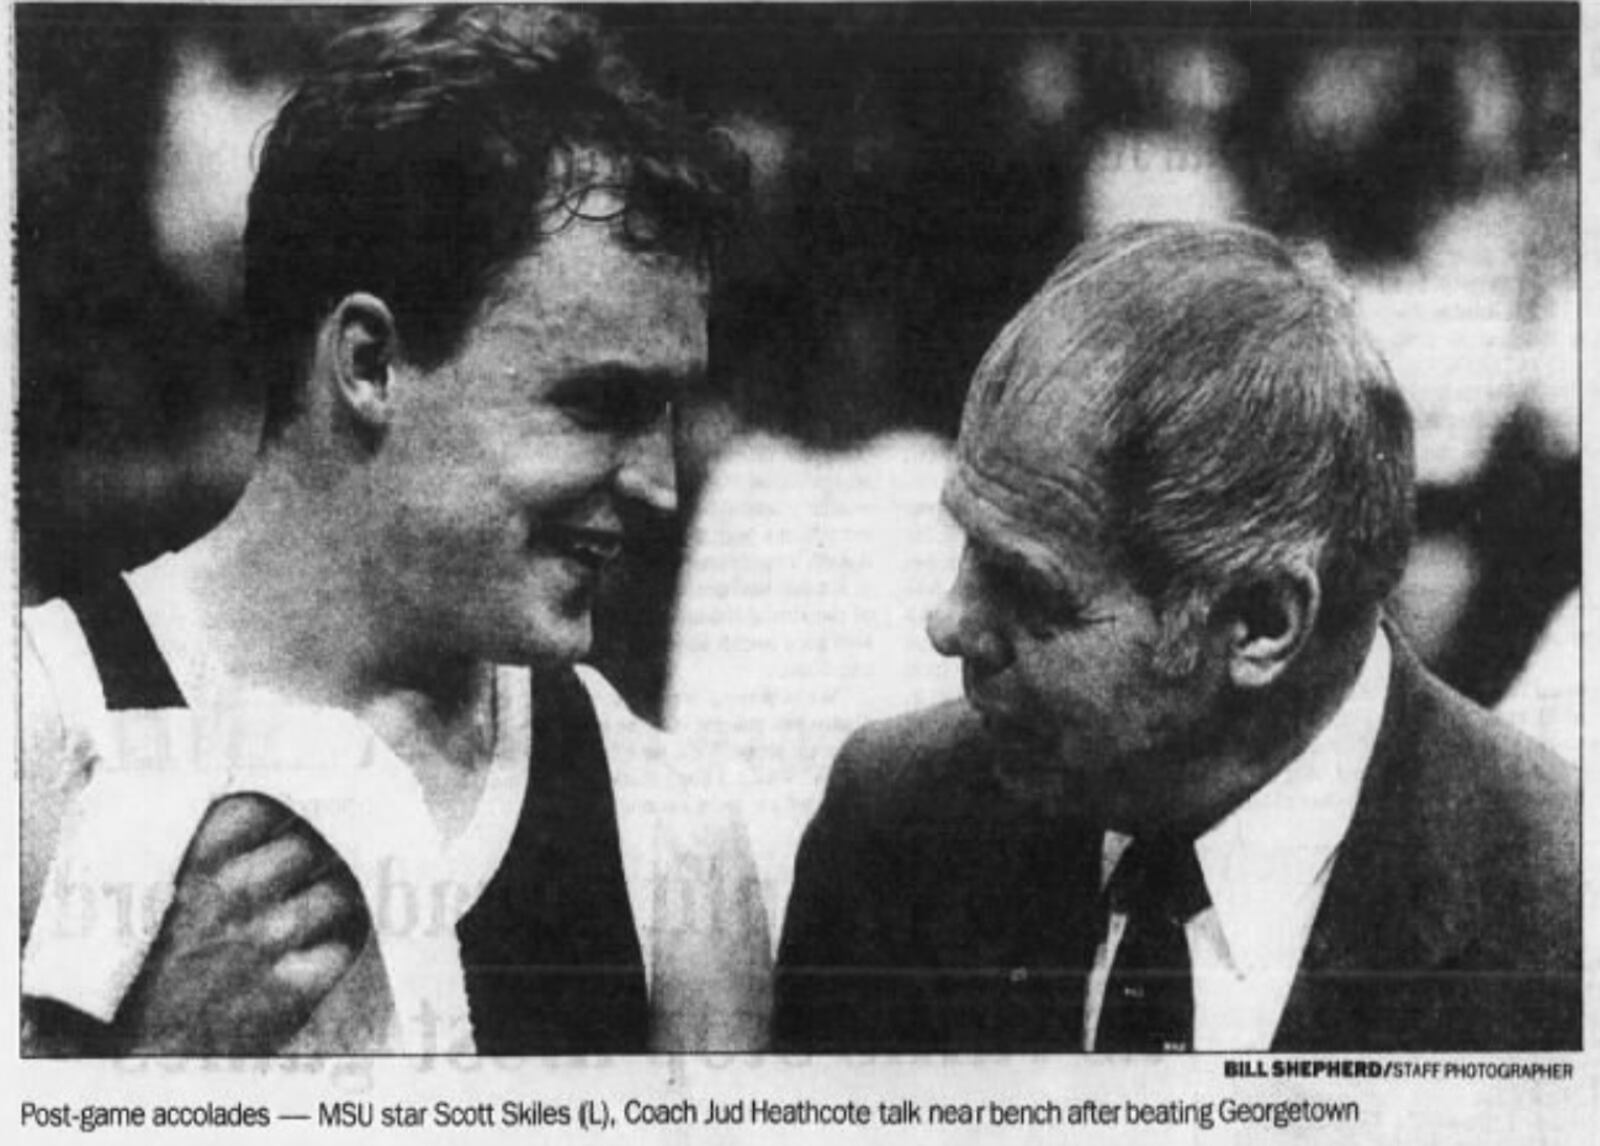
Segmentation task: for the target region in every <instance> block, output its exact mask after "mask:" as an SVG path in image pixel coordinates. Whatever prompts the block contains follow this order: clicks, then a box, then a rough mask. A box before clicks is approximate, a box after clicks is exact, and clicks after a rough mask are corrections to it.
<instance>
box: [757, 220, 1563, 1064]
mask: <svg viewBox="0 0 1600 1146" xmlns="http://www.w3.org/2000/svg"><path fill="white" fill-rule="evenodd" d="M958 455H959V457H958V462H957V464H956V467H955V471H954V473H953V474H952V476H951V477H950V480H949V482H948V484H947V486H946V490H945V503H946V505H947V506H948V508H949V509H950V511H951V513H952V514H953V515H954V517H955V519H956V521H957V523H958V524H959V525H960V527H961V528H962V529H963V530H964V532H965V534H966V550H965V554H964V556H963V557H962V559H961V563H960V567H959V569H958V570H957V572H956V576H955V583H954V585H953V587H952V588H951V590H950V592H949V595H948V597H947V598H946V599H945V600H944V602H943V603H942V604H941V605H940V606H939V607H938V608H937V609H936V610H935V611H934V613H933V614H932V616H931V618H930V620H929V625H928V629H929V636H930V638H931V639H932V641H933V643H934V645H935V646H936V647H937V648H938V649H939V650H940V651H941V652H943V653H945V654H946V655H948V656H953V657H959V658H960V659H961V661H962V664H963V671H964V681H965V688H966V693H967V699H966V702H965V703H958V704H951V705H948V706H945V707H943V708H937V709H933V710H929V711H926V712H922V713H918V714H915V715H912V716H908V717H903V718H900V719H898V720H894V721H891V722H888V723H885V724H880V725H875V726H870V727H868V728H867V729H865V730H863V731H861V732H859V733H858V734H857V735H856V736H855V738H854V739H853V740H852V741H851V742H850V743H849V744H848V745H847V746H846V747H845V749H844V750H843V752H842V753H841V755H840V757H839V759H838V761H836V763H835V766H834V770H833V775H832V778H831V781H830V784H829V788H828V792H827V795H826V797H825V799H824V802H823V805H822V807H821V809H820V811H819V812H818V814H817V816H816V818H815V820H814V821H813V823H812V825H811V827H810V829H809V830H808V833H807V836H806V839H805V841H804V843H803V845H802V848H801V853H800V857H799V860H798V863H797V869H796V881H795V889H794V893H793V897H792V900H791V905H790V909H789V913H788V919H787V922H786V926H785V933H784V937H783V942H782V948H781V954H780V968H779V979H778V1015H777V1031H778V1037H779V1039H780V1040H781V1041H782V1042H783V1043H784V1044H786V1045H787V1046H789V1047H791V1048H799V1049H810V1050H819V1051H820V1050H895V1051H911V1050H922V1051H980V1050H1078V1049H1082V1050H1094V1051H1123V1052H1141V1051H1148V1052H1159V1051H1171V1050H1186V1049H1191V1048H1192V1049H1258V1050H1262V1049H1269V1048H1270V1049H1273V1050H1310V1049H1330V1050H1356V1049H1386V1050H1402V1049H1403V1050H1487V1049H1501V1050H1508V1049H1532V1048H1575V1047H1576V1046H1577V1045H1578V1042H1579V1035H1580V1013H1581V1011H1580V960H1579V930H1580V918H1579V888H1578V878H1577V864H1578V824H1577V810H1578V803H1577V793H1576V774H1575V770H1574V769H1573V768H1572V767H1571V766H1570V765H1569V764H1567V763H1565V762H1564V761H1561V760H1558V759H1555V758H1553V757H1551V756H1550V755H1549V754H1548V753H1547V752H1545V751H1544V750H1542V749H1541V748H1539V747H1538V746H1537V745H1535V744H1533V743H1532V742H1531V741H1529V740H1527V739H1525V738H1523V737H1522V736H1520V735H1519V734H1517V733H1515V732H1513V731H1512V730H1511V729H1510V728H1508V727H1507V726H1505V725H1503V724H1501V723H1500V722H1498V721H1497V720H1496V719H1494V718H1493V717H1491V716H1489V715H1488V714H1486V713H1484V712H1482V711H1480V710H1478V709H1476V708H1474V707H1473V706H1472V705H1471V704H1469V703H1467V702H1466V701H1464V700H1462V699H1461V698H1460V697H1458V696H1456V695H1455V694H1453V693H1452V692H1451V691H1450V690H1449V689H1447V688H1446V687H1445V686H1444V685H1442V684H1441V683H1440V682H1438V681H1437V680H1435V679H1434V678H1433V677H1431V676H1430V675H1429V674H1428V673H1427V672H1426V671H1425V670H1424V669H1423V667H1422V666H1421V665H1419V664H1418V663H1417V661H1416V659H1415V658H1414V656H1413V655H1412V654H1411V653H1410V652H1409V651H1408V649H1407V647H1406V644H1405V642H1404V640H1403V638H1402V637H1401V636H1400V635H1399V634H1398V633H1397V632H1396V631H1395V630H1394V629H1393V628H1392V627H1391V626H1390V625H1388V624H1387V623H1386V622H1385V621H1384V620H1383V614H1382V608H1383V602H1384V599H1385V597H1386V595H1387V594H1388V593H1389V591H1390V590H1391V589H1392V588H1393V586H1394V585H1395V582H1396V581H1397V579H1398V578H1399V576H1400V574H1401V571H1402V569H1403V566H1404V563H1405V560H1406V555H1407V548H1408V544H1409V540H1410V531H1411V503H1412V470H1413V462H1412V445H1411V427H1410V419H1409V415H1408V413H1407V410H1406V407H1405V404H1404V402H1403V401H1402V399H1401V397H1400V395H1399V393H1398V392H1397V390H1396V388H1395V384H1394V382H1393V379H1392V378H1391V376H1390V373H1389V370H1388V368H1387V366H1386V365H1385V363H1384V361H1383V359H1382V358H1381V357H1380V355H1379V354H1378V353H1377V351H1376V350H1375V349H1374V347H1373V346H1372V344H1371V343H1370V341H1369V340H1368V338H1367V336H1366V335H1365V334H1364V333H1363V331H1362V330H1361V328H1360V327H1359V325H1358V324H1357V322H1356V319H1355V316H1354V314H1353V312H1352V308H1351V305H1350V300H1349V299H1348V297H1347V296H1346V295H1345V293H1344V292H1343V291H1342V289H1341V288H1340V286H1339V285H1338V284H1337V282H1336V281H1335V280H1334V278H1333V276H1332V274H1331V272H1330V271H1329V269H1328V268H1327V267H1326V265H1325V259H1324V260H1319V259H1316V258H1311V257H1307V256H1306V255H1304V254H1300V253H1296V252H1292V251H1290V250H1288V249H1286V248H1285V247H1284V246H1283V245H1281V244H1280V243H1278V242H1277V241H1275V240H1274V239H1273V238H1271V237H1269V236H1267V235H1265V234H1262V233H1260V232H1258V231H1255V230H1251V229H1248V228H1245V227H1237V226H1192V225H1177V224H1172V225H1143V226H1135V227H1132V228H1126V229H1120V230H1117V231H1115V232H1112V233H1110V234H1108V235H1106V236H1104V237H1101V238H1099V239H1096V240H1094V241H1092V242H1090V243H1088V244H1086V245H1085V246H1083V247H1082V248H1080V249H1079V250H1078V251H1077V252H1076V253H1075V254H1074V255H1073V256H1072V257H1071V258H1070V259H1068V260H1067V261H1066V262H1065V263H1064V264H1063V265H1062V266H1061V267H1060V268H1059V269H1058V270H1057V271H1056V273H1055V274H1054V275H1053V276H1052V277H1051V279H1050V280H1049V282H1048V283H1046V285H1045V286H1044V288H1043V289H1042V290H1041V291H1040V292H1039V294H1038V295H1037V296H1036V297H1035V298H1034V299H1033V300H1032V301H1031V302H1029V303H1028V305H1027V306H1026V307H1025V308H1024V309H1023V311H1022V312H1021V314H1020V315H1018V316H1017V318H1016V319H1015V320H1013V321H1012V323H1011V324H1010V325H1009V326H1008V327H1007V328H1006V330H1005V331H1004V332H1003V333H1002V334H1001V335H1000V337H999V339H998V340H997V342H996V343H995V345H994V346H993V347H992V348H991V350H990V351H989V353H988V355H987V356H986V357H985V359H984V361H983V363H982V364H981V365H980V367H979V369H978V371H977V375H976V377H975V379H974V382H973V386H972V391H971V394H970V395H969V398H968V401H967V406H966V411H965V414H964V418H963V423H962V428H961V437H960V443H959V446H958Z"/></svg>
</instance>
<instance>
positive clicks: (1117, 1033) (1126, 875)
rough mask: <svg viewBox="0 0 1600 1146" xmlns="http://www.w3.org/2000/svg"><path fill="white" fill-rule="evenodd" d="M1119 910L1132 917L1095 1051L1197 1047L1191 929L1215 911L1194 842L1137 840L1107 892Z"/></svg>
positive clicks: (1103, 1006) (1119, 948) (1154, 1051)
mask: <svg viewBox="0 0 1600 1146" xmlns="http://www.w3.org/2000/svg"><path fill="white" fill-rule="evenodd" d="M1106 896H1107V900H1108V907H1109V909H1110V910H1111V911H1118V912H1126V913H1127V916H1128V925H1127V927H1126V929H1125V930H1124V931H1123V933H1122V942H1121V943H1119V944H1118V945H1117V952H1116V956H1115V961H1114V962H1113V963H1112V966H1111V976H1110V978H1109V979H1108V980H1107V982H1106V993H1105V999H1104V1001H1103V1002H1102V1003H1101V1007H1100V1029H1099V1031H1098V1033H1097V1034H1096V1037H1095V1050H1097V1051H1105V1052H1108V1053H1130V1054H1159V1053H1161V1052H1164V1051H1187V1050H1190V1049H1192V1048H1193V1046H1194V976H1193V972H1192V969H1191V968H1190V965H1189V945H1188V943H1187V941H1186V940H1185V939H1184V932H1183V927H1184V924H1185V923H1187V922H1188V921H1189V920H1190V919H1192V918H1194V916H1196V915H1198V914H1199V913H1200V912H1202V911H1204V910H1205V909H1206V907H1207V906H1209V905H1210V902H1211V900H1210V897H1209V896H1208V895H1207V894H1206V884H1205V878H1204V876H1203V875H1202V874H1201V872H1200V861H1199V859H1198V857H1196V855H1195V852H1194V844H1193V842H1192V841H1190V840H1186V839H1170V838H1163V837H1153V838H1151V839H1148V840H1135V841H1134V842H1133V843H1132V844H1130V845H1129V846H1128V850H1127V851H1126V852H1124V853H1123V856H1122V860H1121V862H1120V863H1118V864H1117V869H1116V871H1115V872H1114V873H1113V874H1112V876H1111V882H1110V885H1109V886H1108V887H1107V888H1106Z"/></svg>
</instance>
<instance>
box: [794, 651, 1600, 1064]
mask: <svg viewBox="0 0 1600 1146" xmlns="http://www.w3.org/2000/svg"><path fill="white" fill-rule="evenodd" d="M1393 643H1394V645H1395V657H1394V667H1393V670H1392V672H1391V676H1390V682H1389V693H1388V698H1387V701H1386V705H1385V710H1384V717H1383V724H1382V727H1381V731H1380V732H1379V735H1378V740H1377V745H1376V748H1375V751H1374V754H1373V759H1372V761H1371V763H1370V765H1369V767H1368V769H1367V773H1366V776H1365V779H1364V780H1363V782H1362V790H1361V796H1360V799H1359V802H1358V804H1357V807H1356V812H1355V816H1354V818H1353V820H1352V822H1351V826H1350V831H1349V834H1348V835H1347V836H1346V837H1345V840H1344V843H1343V845H1342V846H1341V848H1340V851H1339V855H1338V858H1337V860H1336V861H1335V865H1334V869H1333V872H1332V874H1331V876H1330V878H1329V882H1328V886H1327V890H1326V894H1325V897H1324V899H1323V902H1322V906H1321V908H1320V910H1319V913H1318V915H1317V919H1316V922H1315V924H1314V926H1313V928H1312V932H1311V936H1310V939H1309V940H1308V943H1307V946H1306V951H1305V953H1304V955H1303V956H1302V959H1301V965H1300V970H1299V974H1298V976H1297V978H1296V981H1295V984H1294V987H1293V990H1292V991H1291V993H1290V997H1289V1000H1288V1004H1287V1006H1286V1008H1285V1011H1284V1015H1283V1018H1282V1021H1281V1023H1280V1024H1279V1027H1278V1031H1277V1034H1276V1037H1275V1038H1274V1040H1273V1049H1274V1050H1276V1051H1312V1050H1319V1051H1321V1050H1328V1051H1334V1050H1337V1051H1355V1050H1395V1051H1402V1050H1403V1051H1445V1050H1519V1049H1576V1048H1578V1046H1579V1043H1580V1039H1581V1032H1582V999H1581V959H1580V932H1581V920H1580V890H1579V882H1578V794H1577V771H1576V769H1575V768H1574V767H1573V766H1572V765H1570V764H1568V763H1566V762H1565V761H1562V760H1559V759H1557V758H1555V757H1554V756H1552V755H1551V754H1550V753H1548V752H1546V751H1545V750H1544V749H1542V748H1541V747H1539V746H1538V745H1536V744H1534V743H1533V742H1532V741H1530V740H1528V739H1527V738H1525V737H1523V736H1521V735H1520V734H1518V733H1517V732H1515V731H1513V730H1512V729H1511V728H1509V727H1508V726H1506V725H1505V724H1503V723H1502V722H1500V721H1498V720H1496V719H1495V718H1494V717H1492V716H1490V715H1489V714H1487V713H1485V712H1483V711H1482V710H1480V709H1478V708H1476V707H1474V706H1473V705H1471V704H1470V703H1469V702H1467V701H1466V700H1463V699H1462V698H1461V697H1459V696H1457V695H1456V694H1455V693H1453V692H1451V691H1450V690H1449V689H1448V688H1446V687H1445V686H1444V685H1443V684H1441V683H1440V682H1439V681H1437V680H1436V679H1434V678H1433V677H1432V676H1430V675H1429V674H1428V673H1427V672H1426V671H1425V670H1424V669H1423V668H1422V667H1421V666H1420V665H1419V664H1418V663H1417V661H1416V659H1415V658H1414V657H1413V656H1412V655H1411V654H1410V653H1409V652H1408V651H1407V650H1406V649H1405V648H1404V647H1403V645H1402V644H1401V642H1399V641H1395V642H1393ZM997 752H998V749H997V748H996V746H995V745H993V744H992V743H991V742H990V741H989V740H988V739H987V738H986V737H985V736H984V734H983V731H982V729H981V727H980V725H979V723H978V721H977V719H976V717H975V716H974V714H973V713H972V712H971V710H970V709H968V708H967V707H966V706H965V705H964V704H960V703H956V704H949V705H944V706H941V707H939V708H934V709H930V710H927V711H925V712H920V713H915V714H912V715H910V716H906V717H901V718H899V719H896V720H893V721H888V722H885V723H883V724H878V725H873V726H870V727H868V728H866V729H863V730H862V731H860V732H858V733H857V734H856V735H855V736H854V737H853V738H852V739H851V740H850V742H849V743H848V744H846V746H845V748H844V750H843V751H842V752H841V753H840V756H839V758H838V760H837V761H836V762H835V764H834V769H833V774H832V776H831V778H830V781H829V786H828V791H827V794H826V796H825V797H824V800H823V804H822V807H821V809H820V810H819V812H818V813H817V816H816V818H815V820H814V821H813V822H812V824H811V826H810V828H809V829H808V831H807V833H806V836H805V839H804V841H803V842H802V844H801V848H800V854H799V859H798V861H797V865H796V874H795V885H794V892H793V895H792V898H791V900H790V904H789V913H788V919H787V921H786V924H785V928H784V935H783V943H782V948H781V951H780V955H779V969H778V981H777V1008H778V1010H777V1017H776V1035H777V1039H778V1042H779V1045H780V1047H782V1048H785V1049H791V1050H798V1051H807V1052H828V1051H863V1052H864V1051H875V1052H882V1051H906V1052H916V1051H1066V1050H1075V1049H1079V1047H1080V1045H1081V1030H1082V1008H1083V995H1084V982H1085V977H1086V975H1087V972H1088V968H1089V966H1090V964H1091V962H1092V960H1093V957H1094V950H1095V946H1096V944H1097V942H1098V940H1099V937H1100V935H1101V933H1102V932H1103V930H1104V925H1105V920H1104V917H1103V915H1102V909H1101V908H1100V907H1099V906H1098V904H1097V900H1098V894H1097V893H1098V882H1099V865H1100V844H1101V836H1102V833H1101V831H1100V829H1099V828H1098V827H1096V826H1094V825H1091V824H1088V823H1085V822H1082V821H1079V820H1076V819H1074V818H1073V817H1072V815H1071V814H1070V813H1052V812H1048V811H1044V810H1041V809H1040V808H1039V807H1038V806H1037V802H1034V803H1030V802H1028V801H1026V800H1024V799H1022V798H1020V797H1018V796H1015V795H1012V794H1010V793H1009V792H1008V791H1007V788H1006V786H1005V785H1003V784H1002V783H1001V782H999V781H998V780H997V779H996V778H995V776H994V772H993V768H992V763H993V761H994V760H995V758H996V754H997Z"/></svg>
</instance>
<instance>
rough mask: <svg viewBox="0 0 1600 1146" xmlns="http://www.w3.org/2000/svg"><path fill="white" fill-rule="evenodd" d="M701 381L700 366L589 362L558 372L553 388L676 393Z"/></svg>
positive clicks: (703, 375) (702, 372)
mask: <svg viewBox="0 0 1600 1146" xmlns="http://www.w3.org/2000/svg"><path fill="white" fill-rule="evenodd" d="M704 381H705V369H704V367H701V366H695V367H691V368H689V369H687V370H681V371H680V370H668V369H665V368H662V367H658V366H648V367H647V366H638V365H635V364H634V363H631V362H622V361H616V362H592V363H587V364H585V365H582V366H575V367H573V368H572V369H570V370H566V371H564V372H562V374H561V378H560V381H559V382H557V386H568V385H572V386H579V385H586V384H587V385H610V386H642V387H666V388H669V389H678V388H680V387H683V386H685V385H697V384H699V383H701V382H704Z"/></svg>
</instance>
